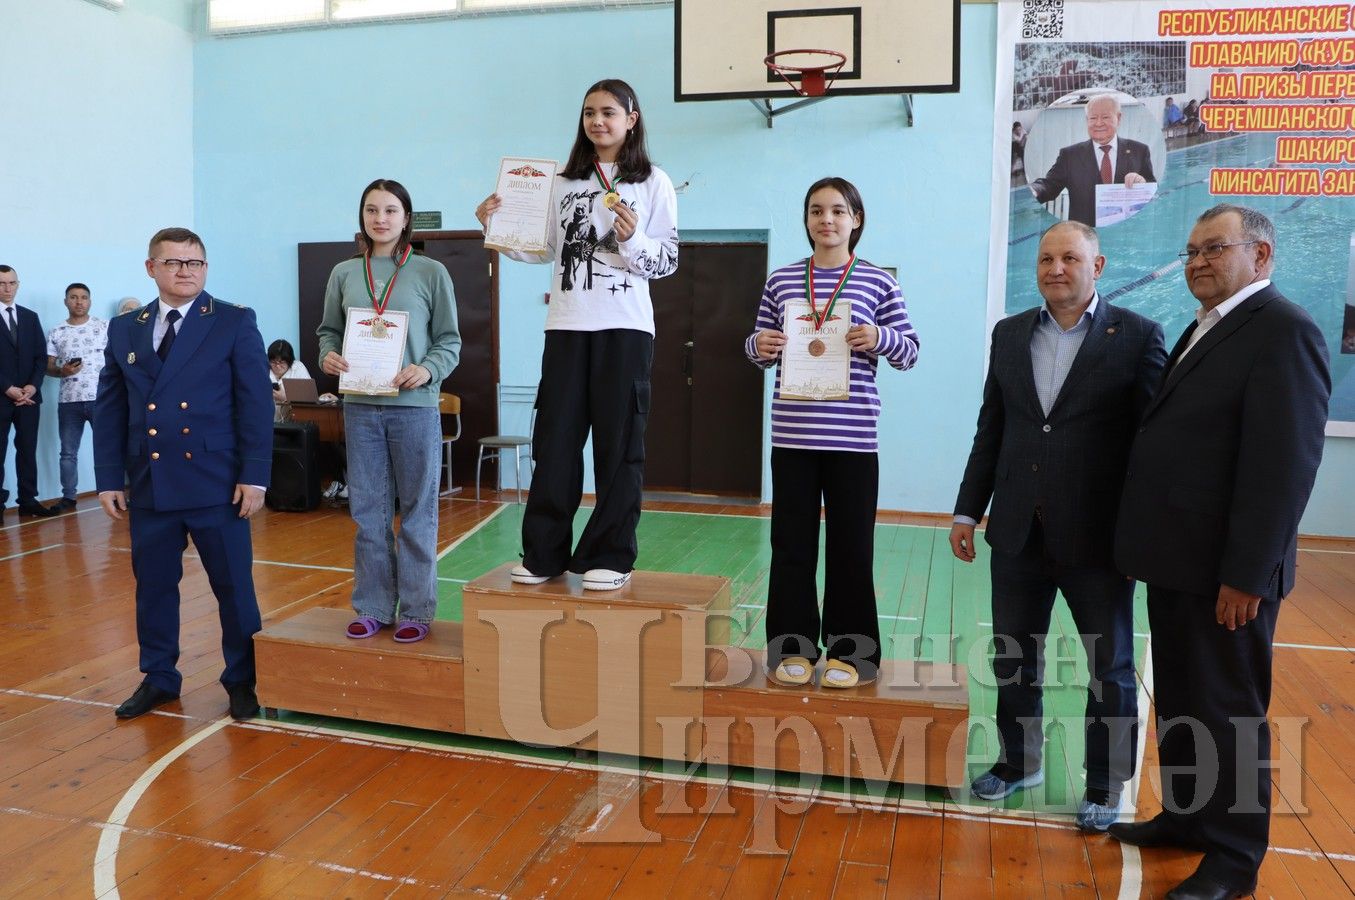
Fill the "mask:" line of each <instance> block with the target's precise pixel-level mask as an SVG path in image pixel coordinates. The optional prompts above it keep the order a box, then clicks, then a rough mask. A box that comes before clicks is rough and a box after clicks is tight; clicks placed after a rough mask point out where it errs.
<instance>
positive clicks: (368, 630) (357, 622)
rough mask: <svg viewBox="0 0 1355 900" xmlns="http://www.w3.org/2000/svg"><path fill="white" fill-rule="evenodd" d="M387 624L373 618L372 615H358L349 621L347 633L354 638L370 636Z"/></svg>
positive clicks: (359, 638)
mask: <svg viewBox="0 0 1355 900" xmlns="http://www.w3.org/2000/svg"><path fill="white" fill-rule="evenodd" d="M385 627H386V626H385V625H383V624H381V623H380V622H378V621H377V620H376V619H373V618H372V617H371V616H358V617H357V618H356V619H354V620H353V621H351V622H349V623H348V631H347V634H348V636H349V637H350V638H353V639H354V640H361V639H363V638H369V637H371V636H373V635H374V634H376V633H377V632H378V631H380V630H381V629H383V628H385Z"/></svg>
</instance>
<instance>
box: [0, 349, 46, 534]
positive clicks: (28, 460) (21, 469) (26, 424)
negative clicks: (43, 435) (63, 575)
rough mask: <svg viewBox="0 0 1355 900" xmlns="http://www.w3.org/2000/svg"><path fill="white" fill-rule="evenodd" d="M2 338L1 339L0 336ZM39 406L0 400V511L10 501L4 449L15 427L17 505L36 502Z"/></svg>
mask: <svg viewBox="0 0 1355 900" xmlns="http://www.w3.org/2000/svg"><path fill="white" fill-rule="evenodd" d="M0 336H2V335H0ZM41 412H42V406H41V404H34V405H33V406H15V405H14V401H13V400H10V399H9V398H8V397H3V396H0V508H3V507H4V505H5V503H6V502H7V501H8V500H9V491H7V490H5V487H4V484H5V447H6V445H7V444H9V429H10V426H11V425H12V426H14V475H15V482H16V487H17V488H18V490H16V491H15V494H16V495H17V496H18V499H19V503H35V502H37V498H38V416H39V415H40V414H41Z"/></svg>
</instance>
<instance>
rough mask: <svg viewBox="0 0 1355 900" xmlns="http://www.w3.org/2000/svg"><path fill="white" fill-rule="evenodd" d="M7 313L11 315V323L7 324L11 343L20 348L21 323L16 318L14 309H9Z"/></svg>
mask: <svg viewBox="0 0 1355 900" xmlns="http://www.w3.org/2000/svg"><path fill="white" fill-rule="evenodd" d="M5 312H7V313H9V321H8V322H6V323H5V324H6V325H8V326H9V342H10V343H11V344H13V345H14V346H16V347H17V346H19V323H18V321H17V320H16V319H15V318H14V307H12V306H11V307H8V308H7V309H6V310H5Z"/></svg>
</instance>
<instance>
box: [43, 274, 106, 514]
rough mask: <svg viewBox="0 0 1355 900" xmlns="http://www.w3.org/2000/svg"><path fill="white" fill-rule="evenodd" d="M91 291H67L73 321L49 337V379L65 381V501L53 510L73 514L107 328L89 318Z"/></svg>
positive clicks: (61, 416) (59, 412) (61, 415)
mask: <svg viewBox="0 0 1355 900" xmlns="http://www.w3.org/2000/svg"><path fill="white" fill-rule="evenodd" d="M89 303H90V298H89V288H88V287H86V286H85V285H83V284H81V283H79V282H76V283H74V284H72V285H71V286H70V287H68V288H66V311H67V312H68V313H70V317H69V318H68V319H66V321H65V322H62V323H61V324H60V325H58V326H56V327H55V328H53V329H52V330H51V331H50V332H48V334H47V374H48V375H51V376H53V377H55V378H60V379H61V396H60V398H59V400H58V403H57V407H56V416H57V432H58V433H59V434H60V436H61V501H60V502H59V503H57V505H56V506H55V507H53V509H55V510H56V511H57V512H69V511H70V510H72V509H75V493H76V490H75V488H76V481H77V479H78V476H79V468H80V441H81V439H82V438H83V437H84V434H85V423H86V422H88V423H90V425H91V427H92V426H93V424H94V397H95V395H96V394H98V392H99V370H100V369H102V368H103V365H104V345H105V344H107V343H108V323H107V322H105V321H104V320H103V319H100V318H97V317H95V316H91V315H90V314H89Z"/></svg>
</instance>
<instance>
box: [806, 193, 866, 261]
mask: <svg viewBox="0 0 1355 900" xmlns="http://www.w3.org/2000/svg"><path fill="white" fill-rule="evenodd" d="M824 188H832V189H833V190H835V191H837V192H838V193H839V194H841V195H842V199H843V200H846V201H847V208H848V209H849V210H851V213H852V215H855V216H860V217H861V224H860V225H858V226H856V227H855V228H853V229H852V236H851V237H849V238H847V250H848V252H851V253H855V252H856V242H857V241H859V240H861V232H863V231H865V230H866V206H865V204H864V203H862V202H861V192H860V191H858V190H857V189H856V185H854V184H852V183H851V182H850V181H848V180H847V179H845V178H836V177H834V178H820V179H819V180H818V181H816V182H814V183H813V184H811V185H810V186H809V190H807V191H805V208H804V212H803V213H802V214H801V216H800V221H801V222H803V223H804V226H805V237H807V238H809V246H810V247H813V246H814V235H813V234H811V233H810V231H809V198H810V197H812V196H814V192H815V191H821V190H823V189H824Z"/></svg>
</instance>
